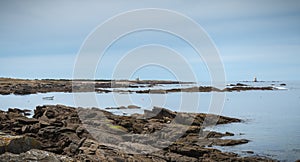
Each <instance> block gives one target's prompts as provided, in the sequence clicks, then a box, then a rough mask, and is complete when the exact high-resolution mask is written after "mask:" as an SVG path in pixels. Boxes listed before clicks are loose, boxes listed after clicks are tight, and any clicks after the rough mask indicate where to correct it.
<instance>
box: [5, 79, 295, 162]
mask: <svg viewBox="0 0 300 162" xmlns="http://www.w3.org/2000/svg"><path fill="white" fill-rule="evenodd" d="M280 83H283V82H259V83H248V82H247V83H245V84H251V85H256V86H262V85H264V86H268V85H271V84H274V86H277V87H278V86H279V84H280ZM284 83H286V84H287V86H286V88H287V90H276V91H245V92H227V93H226V97H225V102H224V107H223V109H222V112H221V115H225V116H231V117H237V118H241V119H243V120H244V121H245V122H242V123H234V124H226V125H219V126H215V127H212V128H207V129H210V130H216V131H220V132H226V131H229V132H233V133H235V136H234V137H229V138H237V139H239V138H245V139H249V140H251V142H249V143H248V144H243V145H238V146H230V147H228V146H226V147H217V148H219V149H221V150H223V151H231V152H236V153H239V154H241V155H247V156H251V155H252V154H246V153H244V151H249V150H251V151H254V154H253V155H261V156H267V157H272V158H275V159H278V160H281V161H295V160H296V159H300V126H299V123H300V82H284ZM162 86H163V85H162ZM166 88H170V87H169V86H167V87H166ZM89 94H90V93H81V95H82V96H80V97H84V96H85V95H87V98H86V99H84V100H85V101H86V102H84V103H78V102H75V100H74V95H73V94H72V93H44V94H32V95H25V96H16V95H6V96H0V109H2V110H7V108H10V107H18V108H26V109H31V110H34V108H35V107H36V106H37V105H45V104H63V105H69V106H76V107H78V106H80V107H99V108H106V107H117V106H128V105H132V104H133V105H138V106H140V107H142V109H140V110H110V111H112V112H114V113H116V114H131V113H142V112H143V109H151V108H152V107H153V106H161V107H166V108H168V109H171V110H174V111H192V112H209V106H210V101H211V97H212V94H211V93H169V94H150V95H149V94H135V93H132V94H126V93H125V94H120V93H94V94H93V95H94V96H96V103H94V102H92V101H91V102H90V99H91V98H89V97H88V95H89ZM48 96H54V100H43V99H42V98H43V97H48ZM196 98H197V100H195V99H196ZM186 101H187V102H186ZM195 101H196V102H197V104H198V105H197V106H196V107H195ZM182 105H184V107H182ZM186 107H189V108H186ZM191 107H192V108H191Z"/></svg>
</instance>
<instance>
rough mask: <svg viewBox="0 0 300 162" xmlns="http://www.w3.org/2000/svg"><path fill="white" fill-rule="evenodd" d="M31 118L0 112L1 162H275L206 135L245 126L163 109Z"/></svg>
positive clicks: (62, 111) (50, 109) (56, 108)
mask: <svg viewBox="0 0 300 162" xmlns="http://www.w3.org/2000/svg"><path fill="white" fill-rule="evenodd" d="M27 115H28V111H27V110H20V109H17V108H11V109H8V111H1V112H0V131H1V134H0V141H1V143H0V154H1V155H0V161H26V160H27V161H30V160H33V161H275V160H273V159H269V158H265V157H258V156H255V155H252V156H249V157H240V156H239V155H237V154H235V153H228V152H221V151H220V150H218V149H215V148H213V147H212V146H233V145H238V144H243V143H247V142H249V140H247V139H238V140H233V139H222V138H221V137H224V136H234V134H233V133H230V132H226V133H219V132H213V131H207V130H205V127H206V126H209V125H214V124H228V123H233V122H241V120H240V119H236V118H230V117H224V116H216V115H212V114H203V113H184V112H173V111H170V110H167V109H164V108H158V107H154V108H153V109H152V110H151V111H150V110H145V112H144V114H133V115H131V116H118V115H114V114H112V113H110V112H108V111H105V110H100V109H97V108H90V109H84V108H73V107H68V106H63V105H44V106H37V107H36V109H35V111H34V115H33V117H32V118H29V117H26V116H27Z"/></svg>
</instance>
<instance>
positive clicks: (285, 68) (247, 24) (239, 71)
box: [0, 0, 300, 81]
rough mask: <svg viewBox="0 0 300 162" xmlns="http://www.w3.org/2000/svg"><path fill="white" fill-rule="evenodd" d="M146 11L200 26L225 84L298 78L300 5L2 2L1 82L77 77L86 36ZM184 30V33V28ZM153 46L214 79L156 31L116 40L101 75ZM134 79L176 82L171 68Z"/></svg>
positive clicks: (180, 45) (259, 0) (186, 49)
mask: <svg viewBox="0 0 300 162" xmlns="http://www.w3.org/2000/svg"><path fill="white" fill-rule="evenodd" d="M142 8H162V9H169V10H173V11H176V12H179V13H181V14H183V15H185V16H187V17H190V18H191V19H193V20H194V21H196V22H197V23H198V24H199V25H200V26H201V27H202V28H203V29H204V30H205V31H206V32H207V34H208V35H209V36H210V38H211V39H212V41H213V42H214V43H215V45H216V47H217V48H218V50H219V54H220V57H221V59H222V61H223V64H224V67H225V73H226V78H227V80H252V78H253V77H254V76H257V77H258V79H261V80H300V75H299V74H300V1H297V0H295V1H289V0H286V1H276V0H269V1H268V0H249V1H245V0H240V1H235V0H229V1H199V0H194V1H176V0H170V1H155V0H152V1H141V0H136V1H130V0H129V1H114V0H110V1H99V0H97V1H96V0H95V1H93V0H88V1H76V0H72V1H71V0H51V1H50V0H49V1H46V0H2V1H0V77H17V78H72V74H73V67H74V62H75V58H76V55H77V54H78V51H79V49H80V47H81V45H82V44H83V43H84V40H85V39H86V38H87V36H88V35H89V34H90V33H91V32H92V31H93V30H95V29H96V28H97V26H99V25H100V24H102V23H104V22H105V21H106V20H108V19H110V18H111V17H113V16H115V15H117V14H121V13H123V12H126V11H130V10H133V9H142ZM149 21H151V20H149ZM162 23H168V22H162ZM118 27H122V25H120V26H115V28H118ZM178 27H181V28H183V30H185V26H184V24H178ZM112 30H113V29H112ZM187 30H188V29H187ZM100 43H101V42H100ZM151 43H156V44H161V45H164V46H168V47H170V48H172V49H174V50H175V51H177V52H179V53H181V54H182V55H183V56H184V57H185V59H187V60H188V62H189V63H190V64H191V66H192V67H193V70H194V72H195V73H196V76H197V78H198V79H199V80H200V81H201V80H209V73H208V72H207V70H206V67H205V64H204V63H203V61H201V59H199V58H195V55H194V54H193V52H194V51H193V50H192V49H190V46H188V45H187V44H186V43H184V42H183V41H182V40H179V39H177V38H176V37H174V36H172V35H169V34H166V33H162V32H154V31H145V32H140V33H133V34H131V35H128V36H126V37H124V38H122V39H120V40H118V41H117V42H115V44H114V45H112V47H111V48H109V49H108V50H107V52H106V55H105V58H103V60H102V62H101V61H100V62H99V68H98V70H97V74H96V77H98V78H110V77H111V73H112V72H113V68H114V67H113V65H116V64H117V62H118V60H119V59H120V58H121V57H122V56H123V55H124V53H126V52H128V51H129V50H131V49H132V48H136V47H138V46H141V45H146V44H151ZM166 61H167V60H166ZM136 76H139V77H141V79H169V78H171V79H172V74H171V73H170V72H168V71H167V70H166V69H162V68H159V67H151V66H147V67H144V68H143V69H140V70H139V71H137V72H136V73H135V76H133V77H136Z"/></svg>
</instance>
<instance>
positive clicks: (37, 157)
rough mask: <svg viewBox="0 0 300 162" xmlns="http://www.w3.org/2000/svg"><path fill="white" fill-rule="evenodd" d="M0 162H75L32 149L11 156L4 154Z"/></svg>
mask: <svg viewBox="0 0 300 162" xmlns="http://www.w3.org/2000/svg"><path fill="white" fill-rule="evenodd" d="M0 161H3V162H24V161H39V162H48V161H49V162H50V161H51V162H75V161H76V160H75V159H73V158H71V157H67V156H63V155H57V154H54V153H51V152H48V151H42V150H37V149H32V150H29V151H27V152H24V153H21V154H12V153H9V152H6V153H4V154H2V155H0Z"/></svg>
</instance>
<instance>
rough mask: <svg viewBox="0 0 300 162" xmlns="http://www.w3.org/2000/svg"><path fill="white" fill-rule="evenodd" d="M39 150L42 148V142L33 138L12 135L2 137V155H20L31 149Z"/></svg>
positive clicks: (0, 137) (0, 147)
mask: <svg viewBox="0 0 300 162" xmlns="http://www.w3.org/2000/svg"><path fill="white" fill-rule="evenodd" d="M39 148H41V144H40V142H39V141H37V140H36V139H34V138H32V137H27V136H11V135H1V136H0V154H3V153H4V152H11V153H16V154H19V153H22V152H26V151H28V150H30V149H39Z"/></svg>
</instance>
